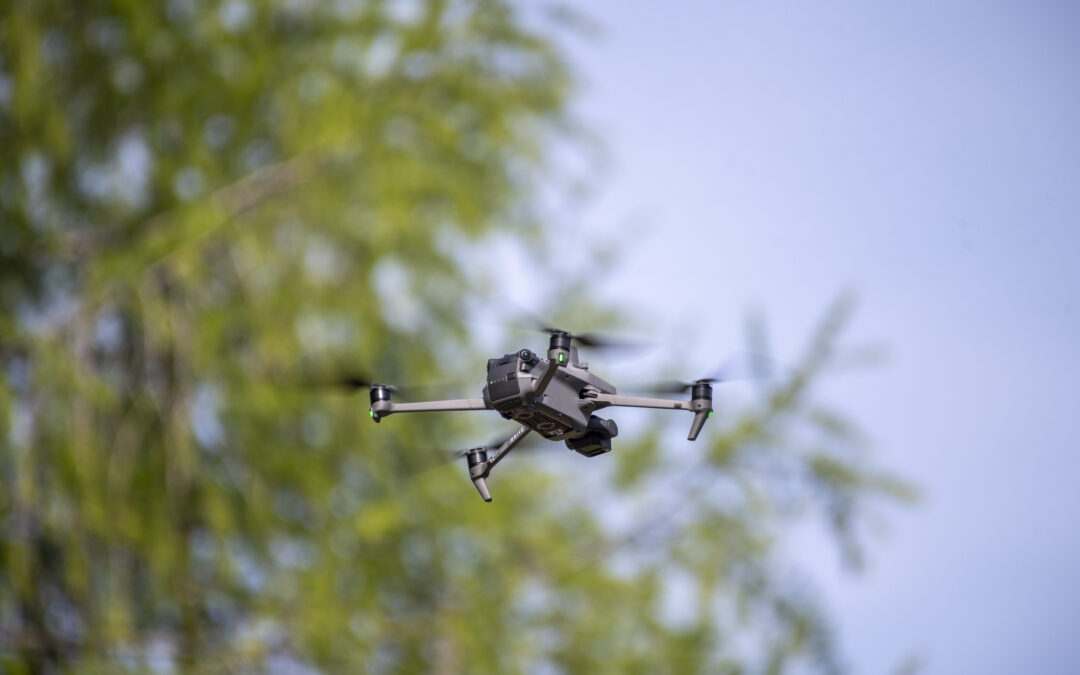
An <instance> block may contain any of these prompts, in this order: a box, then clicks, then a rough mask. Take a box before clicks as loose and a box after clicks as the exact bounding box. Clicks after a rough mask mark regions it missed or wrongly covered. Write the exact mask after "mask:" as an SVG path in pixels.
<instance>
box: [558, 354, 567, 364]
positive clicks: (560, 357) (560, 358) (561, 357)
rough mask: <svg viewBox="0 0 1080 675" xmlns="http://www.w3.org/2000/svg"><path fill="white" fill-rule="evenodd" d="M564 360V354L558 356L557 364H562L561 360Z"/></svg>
mask: <svg viewBox="0 0 1080 675" xmlns="http://www.w3.org/2000/svg"><path fill="white" fill-rule="evenodd" d="M565 358H566V354H559V363H562V362H563V359H565Z"/></svg>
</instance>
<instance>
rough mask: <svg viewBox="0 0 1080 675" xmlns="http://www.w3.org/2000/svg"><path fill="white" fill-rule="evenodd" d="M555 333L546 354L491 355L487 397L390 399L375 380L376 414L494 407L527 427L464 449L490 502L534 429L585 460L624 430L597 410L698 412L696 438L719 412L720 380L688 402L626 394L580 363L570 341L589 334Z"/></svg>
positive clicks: (703, 383)
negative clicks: (495, 484)
mask: <svg viewBox="0 0 1080 675" xmlns="http://www.w3.org/2000/svg"><path fill="white" fill-rule="evenodd" d="M550 332H551V341H550V343H549V347H548V352H547V359H541V358H540V357H539V356H537V355H536V354H535V353H533V352H532V351H530V350H528V349H521V350H519V351H517V352H515V353H511V354H506V355H505V356H503V357H501V358H498V359H490V360H489V361H488V368H487V380H486V381H487V384H485V385H484V390H483V398H479V399H476V398H468V399H455V400H447V401H422V402H417V403H394V402H393V401H392V400H391V392H392V391H393V387H390V386H387V385H380V384H371V385H370V387H371V410H370V415H371V418H372V420H374V421H375V422H379V421H380V420H381V419H382V418H384V417H386V416H387V415H390V414H392V413H400V412H424V411H429V412H438V411H454V410H495V411H497V412H498V413H499V414H500V415H502V416H503V417H504V418H506V419H508V420H511V421H513V422H515V423H517V424H519V425H521V426H520V427H519V428H518V430H517V431H516V432H515V433H514V434H513V435H511V436H510V437H509V438H507V439H506V440H505V441H503V442H502V443H501V444H499V445H498V446H495V447H477V448H472V449H470V450H468V451H466V452H465V453H463V454H464V455H465V457H466V460H467V463H468V467H469V477H470V478H471V479H472V481H473V484H474V485H475V486H476V489H477V490H478V491H479V492H480V496H481V497H483V498H484V501H491V494H490V493H489V492H488V488H487V482H486V479H487V477H488V476H489V475H490V474H491V471H492V469H494V468H495V465H496V464H498V463H499V462H500V461H501V460H502V459H503V458H505V457H506V455H507V454H509V452H510V451H511V450H513V449H514V447H515V446H516V445H517V444H518V443H519V442H520V441H521V440H522V439H523V438H524V437H525V436H526V435H528V434H529V433H530V432H532V431H536V432H537V433H538V434H540V435H541V436H543V437H544V438H545V439H547V440H551V441H563V442H564V443H565V444H566V446H567V447H569V448H570V449H572V450H574V451H576V452H578V453H580V454H582V455H585V456H586V457H595V456H597V455H602V454H604V453H607V452H610V451H611V439H612V438H614V437H615V436H617V435H618V433H619V428H618V426H617V425H616V424H615V422H614V421H612V420H609V419H604V418H601V417H599V416H598V415H595V414H594V412H595V411H596V410H600V409H602V408H606V407H609V406H624V407H635V408H659V409H667V410H688V411H690V412H692V413H694V419H693V422H692V423H691V425H690V434H689V436H688V437H687V438H688V440H691V441H692V440H694V439H696V438H697V435H698V432H700V431H701V428H702V426H703V425H704V424H705V420H706V419H707V418H708V417H709V416H710V415H711V414H712V387H711V385H710V382H711V381H714V380H711V379H703V380H698V381H696V382H694V383H692V384H687V385H685V389H686V390H689V391H690V399H689V400H674V399H666V398H640V397H634V396H620V395H619V394H618V393H616V391H615V387H614V386H613V385H612V384H611V383H609V382H606V381H605V380H603V379H601V378H600V377H597V376H596V375H594V374H593V373H591V372H589V366H588V364H586V363H582V362H580V361H579V360H578V352H577V347H575V346H573V345H572V344H571V340H572V339H573V338H574V337H578V338H579V340H580V341H581V342H582V344H585V340H586V338H585V336H574V335H572V334H570V333H567V332H566V331H561V330H550ZM489 452H490V454H489Z"/></svg>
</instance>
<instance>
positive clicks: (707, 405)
mask: <svg viewBox="0 0 1080 675" xmlns="http://www.w3.org/2000/svg"><path fill="white" fill-rule="evenodd" d="M705 386H707V385H705ZM594 398H595V400H596V401H597V402H598V403H599V404H600V405H599V406H597V407H606V406H609V405H614V406H623V407H626V408H659V409H663V410H690V411H692V412H693V413H694V421H693V422H691V423H690V434H689V435H688V436H687V437H686V439H687V440H689V441H693V440H696V439H697V437H698V434H699V433H700V432H701V427H703V426H705V420H707V419H709V416H710V415H712V390H711V389H710V390H709V391H708V392H707V394H706V393H704V390H702V392H697V393H695V397H694V398H693V399H691V400H689V401H675V400H672V399H667V398H641V397H638V396H619V395H618V394H596V396H595V397H594Z"/></svg>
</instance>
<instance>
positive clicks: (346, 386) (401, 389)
mask: <svg viewBox="0 0 1080 675" xmlns="http://www.w3.org/2000/svg"><path fill="white" fill-rule="evenodd" d="M299 385H300V386H302V387H305V388H311V389H324V390H337V391H342V392H345V393H350V394H351V393H354V392H357V391H360V390H361V389H370V388H372V387H381V388H384V389H386V390H387V391H389V392H390V393H392V394H400V395H404V396H405V397H406V398H408V397H417V396H420V397H426V396H429V395H438V394H442V393H445V392H448V391H451V390H461V389H463V388H464V387H465V386H466V385H463V384H461V383H450V382H444V383H439V384H421V385H416V384H386V383H384V382H379V381H376V380H375V378H372V377H370V376H369V375H367V374H364V373H357V372H348V371H346V372H342V373H340V374H336V373H335V374H333V375H326V376H312V377H303V378H301V379H300V380H299Z"/></svg>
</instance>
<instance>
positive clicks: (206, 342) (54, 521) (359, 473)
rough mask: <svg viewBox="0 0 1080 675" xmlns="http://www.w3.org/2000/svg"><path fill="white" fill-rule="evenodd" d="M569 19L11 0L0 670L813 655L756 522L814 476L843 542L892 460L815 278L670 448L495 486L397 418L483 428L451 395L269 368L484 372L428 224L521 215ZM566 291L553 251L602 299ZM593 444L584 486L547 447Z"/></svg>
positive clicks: (425, 431)
mask: <svg viewBox="0 0 1080 675" xmlns="http://www.w3.org/2000/svg"><path fill="white" fill-rule="evenodd" d="M567 23H569V24H570V25H569V26H567V25H564V24H567ZM582 25H584V24H583V23H582V19H581V18H580V17H578V16H577V15H576V14H574V13H573V12H572V11H570V10H568V9H566V8H561V9H560V8H555V9H549V10H545V11H542V12H540V13H539V14H537V15H532V14H529V13H528V11H527V8H525V7H519V6H517V5H514V4H510V3H507V2H503V1H501V0H474V1H471V2H469V1H460V2H459V1H449V0H447V1H442V0H431V1H429V2H419V1H418V2H375V1H371V2H365V1H357V0H341V1H339V2H333V3H330V2H326V3H320V2H305V1H288V2H286V1H277V0H227V1H226V2H221V3H217V2H213V3H212V2H208V1H207V0H168V1H167V2H146V3H131V2H119V1H115V0H87V1H86V2H80V3H64V2H56V1H53V0H25V1H24V0H16V1H15V2H13V3H9V5H8V6H7V7H5V9H4V21H2V22H0V146H2V147H3V148H4V149H5V152H4V153H3V156H2V157H0V228H2V232H0V234H2V236H0V668H2V669H4V670H5V671H11V672H125V671H131V672H143V671H158V670H162V669H165V670H173V669H180V670H187V671H200V672H201V671H208V672H218V671H222V672H231V671H242V672H248V671H264V670H269V671H297V672H307V671H309V670H317V671H326V672H357V671H363V672H387V671H394V672H441V673H450V672H505V671H510V672H518V671H533V670H539V669H544V668H547V669H551V670H554V671H556V672H560V671H567V672H597V671H618V672H650V673H652V672H693V671H715V670H720V671H721V672H743V671H745V670H749V671H755V672H756V671H762V672H773V671H778V670H782V669H784V668H786V667H787V666H788V664H796V665H799V664H801V665H803V666H810V667H811V668H813V669H817V670H830V669H835V667H836V666H835V664H836V662H837V657H836V655H835V653H834V651H833V642H832V639H831V636H830V634H829V631H828V628H827V621H826V620H825V619H823V618H822V617H821V615H820V614H819V612H818V610H817V609H816V608H815V605H814V603H813V599H812V594H810V593H808V592H806V591H805V589H802V588H793V587H792V586H791V584H790V582H789V581H788V580H787V579H786V578H785V576H784V575H783V574H782V571H781V570H778V569H776V559H775V558H776V541H777V540H778V539H779V538H780V537H782V535H783V531H782V525H783V523H785V522H787V521H788V520H789V519H790V518H791V517H794V516H795V515H797V514H798V513H801V512H803V511H806V510H808V509H818V510H820V512H821V513H822V514H823V515H824V516H825V520H826V522H828V523H829V524H830V525H831V526H832V527H833V528H834V529H835V532H836V534H837V536H838V540H839V541H840V543H841V545H842V546H843V548H844V550H845V551H847V550H849V549H850V550H852V551H855V550H857V549H858V545H859V542H860V541H861V537H860V534H859V530H858V527H859V523H860V522H861V514H862V513H863V510H864V506H865V505H866V504H867V503H868V502H872V500H873V499H874V498H876V497H887V498H896V497H907V496H909V493H910V491H909V489H908V488H907V487H906V486H905V485H904V484H902V483H900V482H897V481H896V480H895V479H893V478H891V477H889V476H887V475H884V474H882V473H880V472H878V471H877V470H876V469H874V468H873V467H872V466H870V465H869V464H868V463H867V461H866V459H865V457H864V456H863V453H861V452H860V450H859V448H860V446H861V444H860V442H859V440H860V437H859V434H858V432H857V431H856V430H855V429H854V427H852V426H851V425H850V423H849V422H847V421H845V420H844V418H843V417H842V416H840V415H838V414H836V413H834V412H832V411H828V410H825V409H824V408H822V407H821V406H820V405H819V404H818V403H816V402H815V401H814V400H813V397H812V396H811V392H810V385H811V383H812V382H814V381H816V379H817V378H819V377H820V376H821V374H822V372H823V371H824V369H825V368H826V367H827V366H828V365H829V364H830V363H834V362H836V359H837V358H838V357H837V354H836V353H835V351H836V344H837V342H838V333H839V331H840V328H841V326H842V325H843V323H844V321H845V320H846V311H845V308H844V307H843V306H841V307H839V308H838V309H837V310H836V311H834V312H832V313H831V314H830V315H829V316H828V317H827V320H826V322H825V323H824V326H823V328H822V330H821V331H820V333H819V334H818V335H817V336H816V337H815V338H814V340H813V342H812V344H811V348H810V349H809V351H808V353H807V356H806V358H805V359H804V360H803V363H802V364H801V366H800V367H799V368H797V369H796V370H795V371H794V372H792V373H790V374H785V375H784V376H783V377H782V378H779V379H778V380H777V381H776V382H775V384H770V385H768V388H767V389H765V390H763V398H762V401H761V402H760V403H759V404H758V405H754V406H751V407H750V408H749V409H748V410H746V411H741V412H737V413H736V412H732V413H731V417H725V415H724V414H721V415H718V416H717V418H716V419H714V420H713V422H712V423H711V425H710V427H707V429H706V431H707V433H706V434H704V435H703V437H702V440H701V441H699V443H698V446H697V447H698V448H699V449H700V450H701V455H700V456H699V457H697V458H696V460H695V462H696V463H691V464H689V465H687V464H683V463H675V462H672V461H671V459H672V453H671V452H669V451H668V449H667V447H666V446H667V444H668V442H669V441H668V440H667V439H669V438H671V435H670V434H669V433H668V430H667V427H658V428H656V429H655V430H654V431H653V432H651V433H647V434H645V435H643V436H641V437H639V438H636V439H634V438H622V437H620V438H619V439H618V448H617V450H616V452H615V453H613V454H612V456H610V457H608V458H602V459H597V460H592V461H591V462H589V463H588V464H587V465H582V466H583V468H581V469H580V470H579V468H578V464H577V462H586V461H587V460H585V459H584V458H581V457H578V456H576V455H573V454H572V453H569V452H566V453H565V454H563V455H560V456H559V457H558V462H555V461H552V462H541V461H534V460H532V459H527V458H526V457H529V456H522V457H517V456H515V458H514V461H512V462H511V461H508V462H506V463H505V464H503V465H500V467H499V473H498V475H497V477H496V485H495V487H494V489H496V490H497V501H496V503H495V504H494V505H485V504H483V503H481V502H480V500H479V499H477V497H476V495H475V493H474V491H473V490H472V488H471V487H470V486H469V485H468V482H467V480H465V476H464V475H463V467H461V466H459V465H447V466H440V465H438V463H437V462H436V461H434V460H436V459H437V458H434V457H431V456H429V455H428V454H425V453H424V452H423V450H424V449H430V448H440V447H447V446H448V445H451V444H452V443H448V441H447V439H455V440H454V442H457V441H456V439H459V438H473V439H475V438H477V437H480V438H483V437H490V436H491V435H492V434H493V433H494V430H493V429H492V428H488V427H484V428H483V429H481V428H479V427H478V425H477V423H476V422H477V419H478V418H475V417H474V418H470V417H469V416H465V415H437V414H436V415H431V416H428V417H426V418H423V419H415V420H414V419H412V418H404V419H400V420H399V419H397V418H394V419H393V420H390V421H388V422H387V423H384V424H381V425H379V427H375V426H374V425H372V424H371V423H370V421H369V420H368V419H367V418H366V416H365V415H364V413H365V411H366V408H367V399H366V392H364V391H363V390H361V391H359V392H358V393H357V394H356V395H355V396H343V395H340V394H326V395H324V394H321V393H318V392H316V391H304V390H303V389H304V388H303V387H297V386H294V383H295V382H297V381H299V380H298V379H295V378H301V379H302V378H303V377H304V376H306V375H308V374H310V373H317V374H320V375H321V374H322V373H326V372H328V371H332V370H333V369H334V368H335V367H336V366H335V364H349V368H350V372H363V373H372V374H374V376H377V377H378V378H381V379H384V380H385V381H387V382H390V383H401V382H419V383H427V382H439V381H446V380H448V379H449V380H462V381H475V379H476V372H475V367H476V364H482V363H483V359H484V358H485V357H486V356H490V355H482V354H476V353H475V352H474V351H473V350H472V348H471V345H470V340H469V333H468V331H467V330H466V327H465V324H464V317H465V316H466V314H467V308H468V307H470V306H472V303H475V302H476V299H477V298H483V297H485V294H486V293H487V291H486V286H481V285H480V284H479V283H477V281H476V275H471V274H469V273H468V272H469V271H468V270H466V269H463V267H464V265H463V262H462V260H460V257H459V254H460V251H459V250H458V248H457V246H456V243H457V242H473V241H482V240H483V238H484V237H485V236H488V235H490V234H493V233H495V232H498V233H500V234H509V235H511V236H513V237H515V238H519V239H521V240H523V241H526V242H528V244H529V245H530V246H534V247H538V248H540V249H546V246H547V242H545V239H544V230H543V228H542V227H541V225H540V220H541V219H540V218H539V216H538V213H539V212H540V209H539V208H538V206H537V200H538V196H537V193H538V191H539V188H538V185H539V184H540V183H541V181H542V180H543V179H544V178H543V177H544V175H545V174H544V172H545V170H546V169H548V168H549V166H550V164H549V162H550V160H551V158H550V154H551V152H552V150H551V148H552V147H553V145H555V144H558V143H566V142H568V141H569V142H573V141H574V138H575V137H574V136H573V134H572V130H573V129H575V125H574V123H573V120H571V119H570V118H569V115H568V114H567V110H566V106H567V101H568V97H569V96H570V95H571V94H572V91H573V78H572V76H571V73H570V71H569V69H568V67H567V65H566V64H565V63H564V62H563V59H562V57H561V55H560V53H559V50H558V49H556V47H555V44H556V42H555V41H554V37H553V36H555V35H559V34H560V31H563V30H566V29H575V27H576V28H578V29H580V27H581V26H582ZM584 291H587V280H586V279H585V278H584V277H582V276H580V275H576V274H574V273H570V272H567V273H566V274H563V275H561V276H560V278H559V281H558V287H557V289H556V292H559V293H564V294H566V295H567V297H570V298H574V300H573V302H574V303H575V309H576V310H578V311H580V312H584V313H585V314H588V315H589V316H592V317H593V319H594V320H595V321H597V322H598V323H599V324H601V325H604V324H606V323H607V319H609V318H614V316H615V314H614V313H613V312H612V311H610V310H609V311H607V312H605V313H602V314H598V313H596V311H595V308H592V307H590V306H589V302H588V296H587V292H584ZM555 304H561V305H562V306H564V307H569V305H570V303H569V302H567V303H555ZM578 305H580V307H578ZM750 347H751V348H752V349H753V348H757V347H761V345H753V344H752V345H750ZM446 355H452V356H453V358H446ZM330 374H331V375H334V373H330ZM340 375H341V376H342V377H347V373H345V372H344V371H342V373H340ZM473 395H475V392H474V393H473ZM485 419H487V423H488V424H492V423H493V422H494V420H493V419H492V418H485ZM722 419H730V420H731V422H730V424H729V425H728V426H724V425H723V424H722V423H721V420H722ZM667 420H668V418H667V417H665V418H663V421H665V422H666V421H667ZM505 426H506V425H505V423H503V424H501V427H505ZM672 428H676V427H674V426H673V427H672ZM504 430H505V429H504ZM676 430H677V431H681V432H682V433H683V434H685V429H683V428H681V427H677V428H676ZM706 436H707V437H708V438H709V439H710V440H708V441H707V442H706V441H705V438H706ZM676 437H677V436H676ZM684 446H685V443H682V442H681V441H680V446H679V447H680V451H682V449H683V448H684ZM603 462H609V465H610V464H611V463H614V477H613V478H614V479H613V480H612V481H611V483H610V484H605V485H603V486H601V489H600V490H598V491H597V492H595V493H593V492H586V493H585V494H582V493H580V492H579V491H578V486H577V485H576V484H574V483H573V482H571V481H570V480H568V475H570V474H577V475H583V474H585V473H589V472H594V468H595V469H596V471H595V472H594V474H595V473H599V471H600V469H599V467H601V466H603V464H602V463H603ZM545 467H547V469H545ZM651 496H656V497H657V498H658V500H659V501H657V502H650V501H649V500H650V498H651ZM609 514H622V517H620V518H618V519H617V520H620V521H621V522H618V523H608V522H605V521H606V516H607V515H609ZM626 514H630V515H626ZM680 593H682V594H684V595H685V594H689V596H690V597H692V598H693V602H692V603H689V606H686V607H684V606H680V607H678V608H676V611H670V610H671V605H672V603H673V600H672V598H673V597H676V596H678V595H679V594H680ZM738 635H746V636H749V638H748V640H749V641H747V640H746V639H740V638H737V637H736V636H738ZM746 645H750V646H751V647H750V648H747V646H746Z"/></svg>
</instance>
